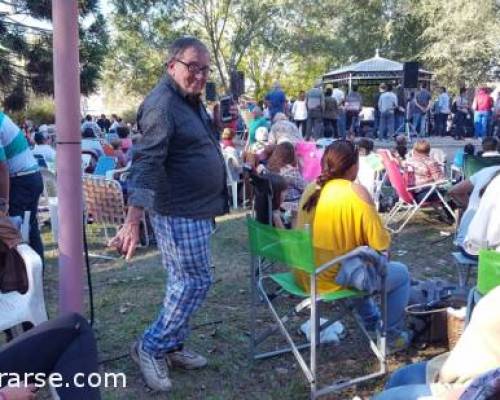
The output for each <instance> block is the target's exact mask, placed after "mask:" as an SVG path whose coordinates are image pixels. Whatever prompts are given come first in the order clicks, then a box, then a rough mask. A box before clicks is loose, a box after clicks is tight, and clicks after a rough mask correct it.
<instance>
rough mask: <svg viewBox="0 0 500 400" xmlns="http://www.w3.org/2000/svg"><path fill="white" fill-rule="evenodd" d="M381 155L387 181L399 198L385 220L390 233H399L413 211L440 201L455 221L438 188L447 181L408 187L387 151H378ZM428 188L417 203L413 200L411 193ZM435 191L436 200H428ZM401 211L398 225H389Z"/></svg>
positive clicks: (396, 164) (413, 213) (412, 214)
mask: <svg viewBox="0 0 500 400" xmlns="http://www.w3.org/2000/svg"><path fill="white" fill-rule="evenodd" d="M379 154H380V155H381V157H382V162H383V163H384V166H385V170H386V174H387V177H388V178H389V182H390V183H391V186H392V187H393V188H394V190H395V191H396V193H397V194H398V197H399V200H398V202H397V203H396V204H395V205H394V207H393V208H392V210H391V211H389V214H388V215H387V217H386V220H385V227H386V228H387V229H388V230H389V231H391V232H392V233H399V232H401V231H402V230H403V228H404V227H405V226H406V224H407V223H408V222H409V221H410V219H411V218H412V217H413V216H414V215H415V213H416V212H417V211H418V210H419V209H420V208H422V207H426V206H429V205H432V204H435V203H442V204H443V206H444V207H445V208H446V209H447V210H448V212H449V213H450V215H453V219H454V220H455V222H456V221H457V218H456V216H455V213H454V212H453V210H452V209H451V208H450V206H449V204H448V203H447V202H446V200H445V199H444V197H443V195H442V194H441V193H440V191H439V190H438V189H439V188H440V187H441V186H443V185H444V184H446V183H448V181H446V180H443V181H438V182H432V183H428V184H425V185H419V186H413V187H408V186H407V185H406V182H405V179H404V177H403V174H402V173H401V171H400V167H399V165H398V163H397V162H396V161H395V160H394V159H392V158H391V157H390V156H389V155H388V153H387V152H379ZM422 189H429V190H428V192H427V193H426V195H425V197H424V198H423V199H422V200H421V201H420V202H419V203H417V201H416V200H415V198H414V196H413V193H414V192H416V191H418V190H422ZM433 193H436V195H437V196H438V200H437V201H434V202H429V201H427V199H428V198H429V197H430V196H431V195H432V194H433ZM400 212H402V213H403V214H402V216H401V220H402V221H403V222H402V223H401V224H400V225H399V226H398V227H394V228H393V227H391V224H392V223H394V220H395V219H396V217H397V216H398V215H399V213H400Z"/></svg>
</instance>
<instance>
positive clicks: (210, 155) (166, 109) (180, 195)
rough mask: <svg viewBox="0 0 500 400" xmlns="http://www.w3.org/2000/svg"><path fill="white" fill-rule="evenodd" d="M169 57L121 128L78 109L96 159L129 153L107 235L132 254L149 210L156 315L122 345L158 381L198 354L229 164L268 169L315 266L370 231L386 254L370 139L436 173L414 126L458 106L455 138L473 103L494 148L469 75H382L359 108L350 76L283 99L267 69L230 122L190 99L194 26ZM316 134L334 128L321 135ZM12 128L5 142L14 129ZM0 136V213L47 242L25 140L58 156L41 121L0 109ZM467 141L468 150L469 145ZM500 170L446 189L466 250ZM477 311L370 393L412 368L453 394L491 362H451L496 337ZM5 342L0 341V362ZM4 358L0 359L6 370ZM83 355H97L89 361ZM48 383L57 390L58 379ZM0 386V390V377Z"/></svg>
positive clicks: (200, 58)
mask: <svg viewBox="0 0 500 400" xmlns="http://www.w3.org/2000/svg"><path fill="white" fill-rule="evenodd" d="M165 65H166V67H165V68H166V71H165V72H166V74H165V76H163V77H162V78H161V80H160V81H159V82H158V84H157V86H156V87H155V88H154V89H153V90H152V91H151V92H150V93H149V94H148V95H147V97H146V98H145V100H144V102H143V103H142V104H141V106H140V107H139V110H138V114H137V124H136V126H135V127H134V129H133V131H134V134H133V135H131V134H130V130H131V127H129V126H127V125H125V124H124V123H123V121H122V120H120V118H118V117H117V116H116V115H113V117H112V120H108V119H107V118H106V116H105V115H101V116H100V117H99V118H94V117H92V116H91V115H87V116H85V118H83V120H82V123H81V133H82V152H84V153H91V154H93V155H95V157H96V159H99V157H102V156H111V157H113V158H115V159H116V161H117V165H118V166H125V165H127V166H128V167H129V175H128V179H127V202H128V214H127V218H126V221H125V223H124V225H123V226H122V227H121V228H120V230H119V231H118V233H117V235H116V236H115V237H114V238H113V239H111V241H110V242H109V245H110V246H112V247H114V248H115V249H117V250H118V251H119V252H120V253H122V254H123V255H125V256H126V257H127V259H130V258H131V257H133V255H134V252H135V249H136V246H137V245H138V243H139V237H140V223H141V220H142V218H143V215H144V212H145V211H147V213H148V215H149V219H150V221H151V224H152V226H153V229H154V233H155V237H156V242H157V244H158V248H159V251H160V253H161V258H162V262H163V265H164V266H165V269H166V270H167V273H168V280H167V284H166V290H165V298H164V301H163V304H162V305H161V307H160V310H159V312H158V315H157V317H156V318H155V319H154V321H153V322H152V323H151V324H150V326H148V327H147V328H146V329H145V330H144V332H143V334H141V335H140V337H138V338H137V340H135V341H134V342H133V343H132V345H131V348H130V353H131V357H132V359H133V360H134V361H135V362H136V363H137V364H138V366H139V368H140V370H141V372H142V375H143V377H144V380H145V382H146V384H147V385H148V386H149V387H151V388H152V389H154V390H159V391H169V390H170V389H171V387H172V381H171V379H170V375H169V368H181V369H188V370H191V369H198V368H202V367H204V366H205V365H207V362H208V361H207V359H206V358H205V357H204V356H203V355H201V354H198V353H196V352H194V351H192V350H188V349H187V348H185V346H184V345H185V342H186V340H187V338H188V337H189V320H190V318H191V316H192V314H193V313H194V312H196V310H197V309H198V308H199V307H200V306H201V305H202V304H203V302H204V300H205V298H206V295H207V293H208V290H209V288H210V286H211V284H212V282H213V277H212V260H211V250H210V238H211V235H212V233H213V232H214V228H215V226H214V219H215V217H216V216H219V215H223V214H225V213H227V212H228V211H229V207H228V204H229V195H228V191H227V182H228V174H231V175H233V176H234V177H238V178H240V177H241V178H242V179H241V180H242V181H243V185H248V181H247V180H246V178H245V177H247V174H245V173H244V170H246V171H250V173H251V174H254V175H255V176H260V177H272V179H271V181H272V185H273V192H272V193H273V199H272V218H271V223H272V224H273V225H274V226H275V227H277V228H280V229H290V228H301V227H304V226H305V225H309V226H310V227H311V232H312V241H313V247H314V256H315V261H316V263H317V265H321V264H323V263H324V262H325V261H328V260H330V259H332V258H334V257H336V256H339V255H342V254H345V253H347V252H349V251H351V250H353V249H355V248H357V247H359V246H369V247H370V248H372V249H374V250H375V251H377V252H379V253H380V254H383V255H384V257H390V245H391V235H390V234H389V232H388V231H387V229H386V228H385V227H384V223H383V221H382V217H381V215H380V213H379V208H378V204H379V199H378V197H377V196H378V195H379V193H378V192H377V190H376V186H375V183H376V181H377V179H380V176H381V173H382V171H383V170H384V162H383V159H382V157H381V156H380V155H379V153H378V152H377V151H376V149H375V144H374V141H373V140H371V139H372V138H379V139H393V138H394V139H395V140H394V144H393V147H392V148H390V149H389V154H390V157H391V159H392V160H395V162H397V165H398V166H399V168H400V170H401V173H402V174H404V176H405V178H406V179H407V184H408V185H409V186H421V185H426V184H428V183H430V182H440V181H442V180H444V179H445V178H446V174H445V169H444V166H443V164H442V162H441V160H440V159H439V156H437V155H436V152H434V153H433V151H432V150H433V149H431V144H430V142H429V140H428V139H426V138H425V136H428V134H429V133H430V132H431V131H430V130H429V128H428V127H429V122H431V121H432V123H433V124H434V132H435V133H437V134H441V135H444V134H445V133H446V132H447V130H448V128H447V126H448V125H449V122H450V115H451V114H454V117H453V121H454V122H453V123H454V124H455V128H454V129H455V132H458V133H455V134H456V136H457V138H462V137H464V136H465V135H466V130H467V129H466V125H467V122H466V121H469V120H470V118H474V121H475V122H476V125H475V127H474V135H475V136H477V137H481V138H483V143H482V145H483V151H482V157H491V156H494V155H497V154H498V141H497V139H496V137H495V136H496V135H498V122H499V118H500V98H497V100H496V102H494V101H493V99H492V98H491V96H490V94H489V92H488V90H486V89H480V90H478V91H477V93H476V94H475V96H474V99H472V100H471V99H470V98H469V97H468V92H467V90H465V89H461V90H460V95H459V96H458V97H457V98H456V99H455V100H454V101H453V102H452V101H451V100H450V96H449V95H448V94H447V91H446V89H445V88H440V89H439V96H438V97H437V99H436V101H435V102H434V103H433V102H432V95H431V93H430V92H429V91H428V89H427V88H426V87H425V85H424V84H422V85H421V87H420V88H419V90H418V91H416V92H414V93H410V95H409V96H410V100H409V101H408V102H406V99H405V95H406V94H405V93H402V91H401V89H402V88H401V87H398V88H396V90H395V91H393V87H392V86H391V84H387V83H383V84H381V85H380V90H379V95H378V96H377V100H376V102H375V107H374V108H373V110H371V111H370V110H366V107H363V96H362V94H361V93H360V92H359V91H358V88H357V87H356V86H352V89H351V91H350V92H348V93H344V92H343V91H342V90H341V88H339V87H338V86H337V85H333V87H329V88H326V90H323V87H322V85H321V84H320V83H319V82H318V83H317V84H316V85H315V87H313V88H312V89H310V90H308V91H307V92H306V91H303V92H300V93H299V94H298V97H297V99H296V100H295V101H288V100H287V96H286V95H285V93H284V91H283V89H282V88H281V85H280V84H279V83H278V82H276V83H275V84H274V85H273V88H272V90H271V91H270V92H269V93H268V94H267V95H266V96H265V98H264V99H263V100H262V101H261V102H255V101H244V102H243V101H242V102H241V103H240V104H238V103H237V102H236V101H235V102H234V104H233V105H232V106H231V108H230V113H231V116H232V118H231V121H229V122H228V121H226V122H224V121H223V119H222V118H221V115H220V109H219V105H218V104H212V106H211V107H209V108H206V107H205V104H204V103H203V101H202V97H201V95H202V93H203V90H204V87H205V84H206V81H207V78H208V74H209V69H210V56H209V52H208V50H207V48H206V46H205V45H204V44H203V43H202V42H201V41H199V40H198V39H196V38H193V37H183V38H180V39H178V40H176V41H174V42H173V44H172V45H171V47H170V48H169V55H168V59H167V62H166V64H165ZM459 113H462V114H464V115H465V114H467V116H464V115H461V114H459ZM471 113H474V115H473V117H470V115H471ZM431 114H432V118H429V116H430V115H431ZM407 120H410V121H411V122H412V125H413V126H414V127H415V129H416V130H417V133H418V136H419V138H418V140H416V141H415V143H414V144H413V145H412V146H411V148H410V143H409V142H408V139H409V138H408V136H407V135H404V134H400V133H401V131H400V129H399V128H400V127H401V126H402V125H404V124H405V121H407ZM457 127H458V128H457ZM457 129H458V131H457ZM135 132H137V133H135ZM369 136H372V138H370V137H369ZM324 138H327V139H328V138H329V139H330V140H328V141H327V142H326V143H325V145H320V143H321V140H322V139H324ZM14 142H15V143H16V146H14V147H13V146H12V145H10V144H11V143H14ZM0 145H1V146H0V198H3V199H4V200H5V201H4V209H3V210H2V212H3V214H4V215H6V214H7V213H9V214H10V215H21V214H22V212H23V211H25V210H29V211H32V218H33V220H32V221H31V228H32V229H31V230H30V244H31V246H32V247H33V248H34V249H35V250H36V251H37V252H38V253H39V254H40V255H41V256H42V257H43V245H42V243H41V240H40V233H39V229H38V223H37V220H36V215H37V204H38V198H39V196H40V193H41V191H42V188H43V184H42V178H41V175H40V165H39V162H38V161H39V159H38V158H35V156H34V155H35V154H38V155H40V156H42V158H43V159H44V160H45V161H46V162H47V163H48V164H50V163H52V162H54V160H55V159H56V158H57V148H54V147H53V144H51V135H50V133H49V131H48V130H45V129H38V130H36V131H35V132H29V133H28V134H26V132H23V130H22V129H19V128H17V126H16V125H15V124H14V123H13V122H12V121H11V120H10V118H9V117H8V116H7V115H5V114H3V113H0ZM467 146H469V145H467ZM467 146H466V148H465V149H464V152H468V153H470V152H471V150H470V146H469V147H467ZM31 147H33V148H31ZM386 147H387V146H386ZM472 152H474V149H472ZM462 153H463V152H462ZM458 158H459V157H458ZM499 171H500V166H494V167H490V168H487V169H483V170H481V171H479V172H478V173H476V174H475V175H473V176H471V177H470V178H468V179H466V180H463V181H461V182H459V183H457V184H456V185H455V186H453V187H452V188H451V189H449V190H448V193H447V194H446V195H447V196H449V198H450V199H451V200H453V202H454V204H455V207H459V208H461V209H462V210H463V217H462V219H461V223H460V225H459V234H458V235H457V238H458V239H459V240H460V242H458V246H459V249H460V250H461V251H463V252H464V253H465V254H466V255H468V256H470V257H475V256H477V253H478V250H479V249H480V248H482V247H483V246H484V244H485V243H487V247H488V248H494V249H496V250H497V251H498V250H500V231H499V229H498V225H499V224H498V221H499V218H498V217H499V216H498V213H499V207H498V205H497V202H496V201H495V199H496V197H497V196H498V193H499V189H500V175H499ZM247 189H249V191H250V189H251V187H250V186H249V187H248V188H247ZM426 190H427V189H426V188H422V190H416V191H415V198H416V200H417V201H419V200H420V199H424V198H427V197H426V196H427V192H426ZM443 194H444V193H443ZM428 200H429V202H432V201H433V200H434V199H433V198H430V197H429V198H428ZM1 205H2V204H0V206H1ZM446 217H447V215H446V210H443V218H444V220H445V221H446V222H451V221H450V220H447V219H446ZM462 239H463V240H462ZM387 272H388V274H387V287H386V290H387V309H388V346H389V349H390V350H391V351H392V352H396V351H400V350H403V349H406V348H407V347H408V346H409V345H410V343H411V341H412V336H413V335H412V331H411V330H410V329H408V328H407V326H406V324H405V307H406V306H407V305H408V302H409V298H410V281H411V277H410V273H409V270H408V268H407V266H406V265H404V264H402V263H400V262H395V261H389V262H388V264H387ZM338 273H339V266H333V267H332V268H331V269H329V270H327V271H325V272H324V273H323V274H321V275H320V277H319V280H318V288H319V291H320V292H324V291H335V290H339V289H341V288H342V286H341V285H339V284H338V283H337V282H336V277H337V275H338ZM295 279H296V281H297V283H298V284H299V285H300V286H302V287H303V289H304V290H309V286H308V285H309V277H308V276H305V275H304V274H301V273H297V274H296V275H295ZM498 293H500V292H499V291H498V290H495V291H494V292H492V293H491V295H488V296H486V297H485V298H484V300H483V301H482V303H481V302H480V304H486V305H484V306H481V308H478V310H481V309H485V308H488V306H487V304H488V302H491V301H493V300H491V299H492V298H496V297H495V296H498ZM356 308H357V311H358V313H359V315H360V316H361V318H362V321H363V322H364V324H365V326H366V329H367V330H368V331H374V330H376V329H377V326H379V319H380V317H381V311H380V309H379V307H378V306H377V304H376V303H375V302H374V301H373V299H372V298H366V299H364V300H362V301H359V302H358V303H357V304H356ZM488 310H490V309H489V308H488ZM490 311H491V310H490ZM487 314H488V313H486V312H475V314H474V317H473V319H472V322H471V324H470V325H469V327H468V328H467V329H466V332H465V333H464V335H463V339H460V342H459V345H457V347H456V349H455V350H454V352H452V353H451V355H450V357H449V359H448V360H449V361H447V362H446V363H445V364H444V367H442V369H441V373H440V374H439V376H438V377H436V376H434V377H433V378H432V379H433V380H426V379H424V378H422V377H423V376H424V377H425V373H422V371H425V368H427V367H425V366H419V367H418V369H417V367H414V368H415V370H413V371H410V372H408V371H405V372H400V373H398V374H397V375H395V376H394V377H392V378H391V380H390V381H389V383H388V386H387V391H386V392H384V393H382V394H380V396H381V397H380V398H384V399H385V398H387V399H389V398H398V397H395V396H396V395H392V397H389V396H391V393H393V392H394V391H395V390H396V389H395V388H397V387H399V388H400V387H401V386H408V385H412V384H416V383H417V381H418V385H423V386H424V388H423V389H422V388H421V387H420V386H419V388H418V390H415V392H414V393H415V394H414V395H413V394H412V395H408V396H407V397H405V398H406V399H410V400H411V399H413V398H414V399H417V398H418V397H417V396H420V395H422V394H425V395H428V394H429V393H431V394H433V393H437V392H434V391H433V390H434V389H433V388H434V386H432V384H434V383H439V384H440V385H438V386H439V390H440V392H439V393H440V395H441V394H442V393H447V394H449V395H450V396H452V395H454V396H455V397H449V398H453V399H458V398H459V397H458V396H460V395H461V393H462V392H463V391H464V389H465V388H466V387H467V385H469V384H470V383H471V382H472V381H474V379H476V378H478V377H480V376H481V374H483V373H485V372H488V371H489V370H491V369H494V368H499V367H500V356H499V354H500V353H499V354H497V353H494V354H493V357H492V358H491V357H490V358H488V359H486V354H487V351H479V350H478V352H477V357H478V368H475V369H473V370H470V369H468V367H467V365H466V364H467V363H463V362H461V360H462V359H463V354H466V353H467V351H475V350H476V349H477V348H476V347H474V346H475V344H474V343H475V341H477V340H480V339H478V338H479V337H480V336H478V335H480V334H481V335H487V336H488V337H493V338H494V339H495V340H497V339H498V337H497V335H498V333H497V332H498V329H499V328H500V324H499V323H498V322H497V321H496V319H495V320H492V321H489V324H485V323H484V319H485V318H486V316H487ZM477 326H481V329H478V328H477ZM479 332H480V333H479ZM471 338H472V339H471ZM497 341H498V340H497ZM89 346H90V348H92V349H93V347H92V345H89ZM496 347H497V346H496V345H495V347H494V348H495V349H496ZM456 354H459V355H456ZM1 355H2V350H0V361H1V359H2V358H1ZM5 365H6V366H3V367H2V368H3V369H4V370H8V368H9V367H8V364H5ZM426 365H428V364H426ZM479 365H480V366H479ZM88 368H89V369H92V368H94V364H92V365H90V366H89V367H88ZM0 372H1V371H0ZM415 376H416V377H417V378H418V379H417V378H415ZM402 377H404V379H403V378H402ZM455 383H456V385H451V386H450V385H449V384H455ZM436 387H437V386H436ZM421 389H422V390H421ZM2 390H4V393H2ZM398 390H404V389H398ZM391 391H392V392H391ZM407 393H410V391H408V392H407ZM457 393H458V394H457ZM60 395H62V397H63V396H64V392H63V391H62V392H61V393H60ZM94 396H96V398H97V397H98V394H97V395H95V394H94ZM384 396H385V397H384ZM412 396H413V397H412ZM2 397H3V398H5V397H6V395H5V389H0V399H1V398H2ZM7 398H9V397H7ZM21 398H23V397H21ZM25 398H29V397H25ZM66 398H76V397H66ZM89 398H90V397H89Z"/></svg>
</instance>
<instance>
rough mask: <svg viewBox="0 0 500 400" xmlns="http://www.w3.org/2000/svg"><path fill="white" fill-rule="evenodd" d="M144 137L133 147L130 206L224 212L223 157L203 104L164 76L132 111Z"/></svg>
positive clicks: (192, 214) (165, 211) (190, 213)
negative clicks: (188, 95) (189, 96)
mask: <svg viewBox="0 0 500 400" xmlns="http://www.w3.org/2000/svg"><path fill="white" fill-rule="evenodd" d="M137 122H138V127H139V131H140V132H141V133H142V134H143V138H142V139H141V140H140V142H139V143H138V145H137V148H136V149H135V150H134V157H133V160H132V167H131V170H130V178H129V185H128V191H129V198H128V202H129V204H130V205H133V206H138V207H144V208H146V209H153V210H154V211H155V212H157V213H159V214H162V215H171V216H176V217H185V218H195V219H201V218H212V217H214V216H216V215H221V214H224V213H226V212H228V210H229V208H228V194H227V184H226V170H225V165H224V157H223V155H222V151H221V149H220V145H219V142H218V141H217V139H216V135H217V133H216V131H215V128H214V125H213V123H212V121H211V119H210V117H209V116H208V114H207V112H206V110H205V108H204V106H203V104H202V103H201V102H197V101H192V100H191V101H189V99H188V98H187V97H186V96H185V95H184V94H183V93H182V91H181V90H180V88H179V87H178V86H177V84H176V83H175V82H174V81H173V80H172V79H170V78H169V77H168V76H167V77H164V78H163V79H162V80H160V82H159V83H158V84H157V85H156V87H155V88H154V89H153V90H152V91H151V92H150V93H149V94H148V96H147V97H146V99H145V100H144V102H143V103H142V104H141V106H140V107H139V111H138V114H137Z"/></svg>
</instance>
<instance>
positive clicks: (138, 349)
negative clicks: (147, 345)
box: [130, 340, 172, 392]
mask: <svg viewBox="0 0 500 400" xmlns="http://www.w3.org/2000/svg"><path fill="white" fill-rule="evenodd" d="M130 356H131V357H132V360H134V361H135V362H136V363H137V364H138V365H139V368H140V369H141V372H142V376H143V378H144V381H145V382H146V385H148V386H149V387H150V388H151V389H153V390H156V391H161V392H168V391H169V390H170V389H172V382H171V381H170V378H169V377H168V365H167V362H166V361H165V359H164V358H156V357H154V356H152V355H151V354H149V353H146V352H145V351H144V350H143V349H142V340H138V341H136V342H134V343H133V344H132V346H131V348H130Z"/></svg>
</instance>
